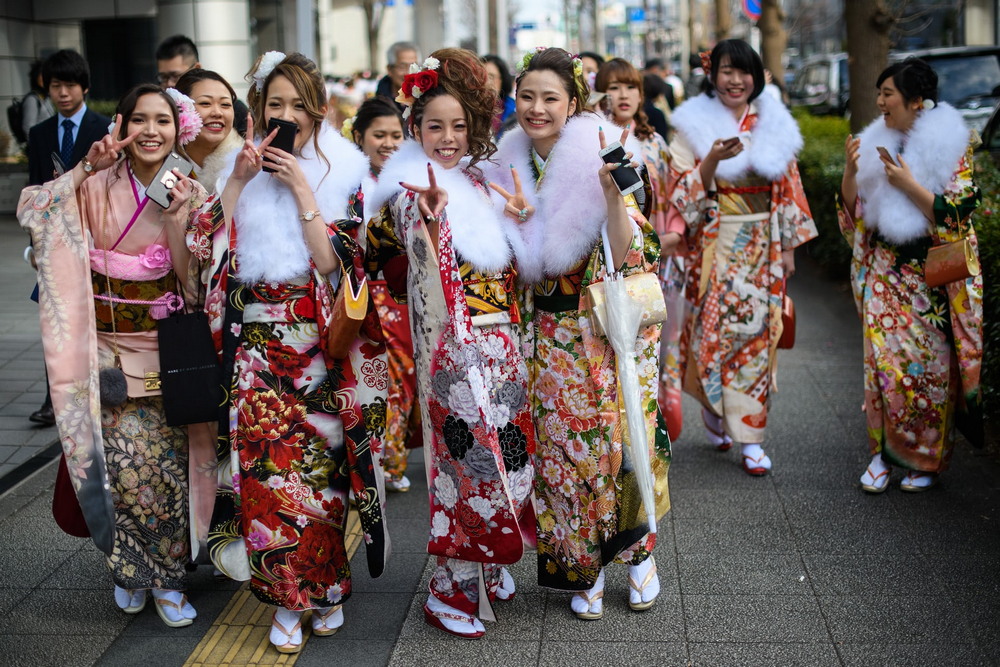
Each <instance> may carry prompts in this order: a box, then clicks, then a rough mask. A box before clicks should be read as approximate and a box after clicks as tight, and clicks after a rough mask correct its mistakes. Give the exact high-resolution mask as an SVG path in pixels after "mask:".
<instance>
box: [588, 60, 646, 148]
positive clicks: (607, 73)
mask: <svg viewBox="0 0 1000 667" xmlns="http://www.w3.org/2000/svg"><path fill="white" fill-rule="evenodd" d="M612 83H620V84H624V85H626V86H635V87H636V88H637V89H638V90H639V108H637V109H636V110H635V117H634V118H633V119H632V123H633V124H634V125H635V136H637V137H638V138H639V139H642V140H646V139H649V138H650V137H651V136H653V133H654V132H655V131H656V130H654V129H653V127H652V126H651V125H650V124H649V118H648V117H647V116H646V112H645V111H643V110H642V104H643V102H644V101H645V100H646V95H645V93H644V92H643V87H642V77H641V76H640V75H639V70H637V69H636V68H635V67H633V66H632V63H630V62H629V61H627V60H625V59H624V58H612V59H611V60H609V61H608V62H606V63H604V64H603V65H601V69H599V70H597V80H596V81H595V82H594V88H595V89H596V90H597V91H598V92H600V93H606V92H607V91H608V86H610V85H611V84H612ZM604 99H605V100H607V99H608V98H607V97H605V98H604ZM606 111H607V112H608V114H609V119H611V120H613V119H614V112H613V111H611V110H608V109H606Z"/></svg>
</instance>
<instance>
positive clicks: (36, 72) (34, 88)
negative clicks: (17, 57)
mask: <svg viewBox="0 0 1000 667" xmlns="http://www.w3.org/2000/svg"><path fill="white" fill-rule="evenodd" d="M41 73H42V61H41V60H36V61H34V62H33V63H31V69H29V70H28V83H30V84H31V92H33V93H42V94H45V95H47V94H48V91H46V90H45V88H44V87H43V88H39V86H38V77H39V76H40V75H41Z"/></svg>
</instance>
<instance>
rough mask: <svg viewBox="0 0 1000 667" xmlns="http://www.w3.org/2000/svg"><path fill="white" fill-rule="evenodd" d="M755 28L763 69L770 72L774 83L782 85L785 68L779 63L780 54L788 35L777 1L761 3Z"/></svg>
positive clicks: (785, 44) (769, 0)
mask: <svg viewBox="0 0 1000 667" xmlns="http://www.w3.org/2000/svg"><path fill="white" fill-rule="evenodd" d="M757 27H758V28H760V35H761V42H760V51H761V53H760V55H761V58H762V59H763V61H764V67H766V68H767V69H769V70H771V75H772V76H773V77H774V81H775V83H778V84H784V81H785V66H784V65H783V64H782V62H781V54H782V53H784V52H785V47H786V46H788V33H787V32H785V13H784V12H783V11H781V3H780V2H779V0H764V1H763V3H761V13H760V20H759V21H757Z"/></svg>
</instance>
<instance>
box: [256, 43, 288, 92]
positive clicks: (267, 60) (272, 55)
mask: <svg viewBox="0 0 1000 667" xmlns="http://www.w3.org/2000/svg"><path fill="white" fill-rule="evenodd" d="M284 59H285V54H284V53H282V52H281V51H268V52H267V53H265V54H264V55H263V57H261V59H260V64H259V65H257V69H256V71H254V73H253V87H254V88H255V89H256V90H257V92H260V91H262V90H264V82H265V81H267V77H269V76H271V72H273V71H274V68H275V67H277V66H278V63H280V62H281V61H282V60H284Z"/></svg>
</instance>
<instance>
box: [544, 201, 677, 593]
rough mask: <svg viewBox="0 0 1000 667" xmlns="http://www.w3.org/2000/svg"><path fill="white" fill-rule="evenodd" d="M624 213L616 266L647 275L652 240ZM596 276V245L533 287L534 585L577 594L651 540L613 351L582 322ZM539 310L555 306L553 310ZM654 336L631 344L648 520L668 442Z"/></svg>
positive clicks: (640, 553)
mask: <svg viewBox="0 0 1000 667" xmlns="http://www.w3.org/2000/svg"><path fill="white" fill-rule="evenodd" d="M629 213H630V214H631V215H632V218H633V220H634V221H635V223H636V224H637V225H638V226H639V229H640V233H637V234H636V235H635V237H634V239H633V242H632V247H631V248H630V249H629V251H628V253H627V254H626V257H625V260H624V262H623V265H622V267H621V268H622V270H623V271H624V272H625V273H626V274H629V273H636V272H640V271H655V269H656V263H657V261H658V259H659V255H660V245H659V241H658V239H657V236H656V234H655V233H654V232H653V230H652V227H651V226H650V225H649V223H648V222H646V220H645V219H643V218H642V216H641V214H639V213H638V211H637V210H635V209H633V208H630V209H629ZM605 271H606V268H605V266H604V262H603V258H602V253H601V252H599V249H595V250H594V251H593V252H592V253H591V254H590V256H589V257H587V258H585V259H584V260H583V261H582V262H581V264H580V266H579V267H578V269H577V270H576V271H574V272H572V273H570V274H568V275H566V276H562V277H560V278H558V279H549V280H545V281H543V282H542V283H540V284H539V285H537V286H536V287H535V288H534V290H533V291H534V299H533V301H534V316H533V321H532V329H533V331H534V355H533V357H532V358H531V373H532V386H533V392H532V393H533V396H532V408H533V412H534V419H535V427H536V430H537V437H538V454H537V456H536V461H537V463H536V466H537V468H538V472H537V475H536V478H535V511H536V519H537V539H538V581H539V583H540V584H541V585H542V586H546V587H549V588H555V589H560V590H586V589H588V588H590V587H592V586H593V585H594V582H595V581H596V580H597V577H598V575H599V573H600V570H601V568H602V567H603V566H605V565H607V564H609V563H611V562H613V561H616V560H618V561H620V562H625V563H630V564H638V563H640V562H642V561H643V560H645V559H646V558H648V557H649V554H650V552H651V551H652V549H653V547H654V546H655V544H656V534H655V533H650V532H649V526H648V525H647V523H646V513H645V510H644V509H643V507H642V500H641V498H640V496H639V492H638V487H637V486H636V482H635V479H634V475H633V474H632V472H631V470H629V469H627V467H626V466H624V465H623V462H624V457H623V448H624V447H627V446H628V429H627V425H626V418H625V407H624V400H623V399H621V397H620V396H619V392H618V373H617V366H616V362H615V353H614V350H613V349H612V347H611V345H610V344H609V343H608V342H607V339H606V338H604V337H603V336H600V335H598V334H596V333H595V332H594V331H593V329H592V325H591V319H590V318H589V317H588V316H586V313H587V302H586V297H585V296H584V294H583V290H584V288H585V287H586V285H588V284H590V283H593V282H599V281H600V280H603V279H604V276H605V275H606V274H605ZM546 304H559V305H556V306H554V307H556V308H564V310H558V311H554V312H553V310H550V308H552V306H548V305H546ZM659 340H660V325H653V326H649V327H646V328H645V329H643V330H641V331H640V333H639V338H638V339H637V341H636V356H637V365H638V369H639V380H640V383H641V385H640V388H641V391H642V395H643V403H644V405H645V407H646V425H647V431H646V436H647V438H648V441H649V443H650V449H651V455H652V456H651V460H652V464H653V476H654V490H655V497H656V516H657V518H659V517H661V516H663V514H665V513H666V512H667V510H668V509H669V507H670V498H669V492H668V488H667V468H668V466H669V463H670V441H669V438H668V437H667V433H666V430H665V428H664V427H663V424H662V421H661V420H659V419H658V418H659V411H658V408H657V403H656V392H657V384H658V378H659V371H658V364H659Z"/></svg>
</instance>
